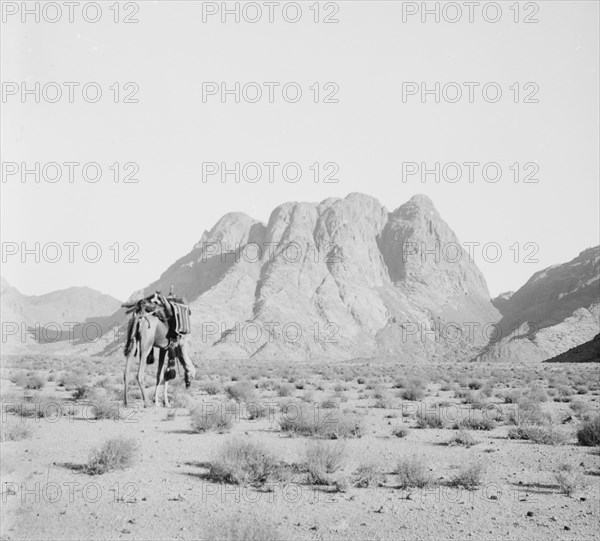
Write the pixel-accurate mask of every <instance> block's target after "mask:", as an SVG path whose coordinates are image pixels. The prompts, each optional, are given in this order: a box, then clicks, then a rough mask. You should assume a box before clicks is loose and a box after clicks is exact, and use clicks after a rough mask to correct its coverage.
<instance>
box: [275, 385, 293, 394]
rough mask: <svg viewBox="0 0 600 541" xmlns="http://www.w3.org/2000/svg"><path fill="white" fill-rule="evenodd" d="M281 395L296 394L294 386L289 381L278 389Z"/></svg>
mask: <svg viewBox="0 0 600 541" xmlns="http://www.w3.org/2000/svg"><path fill="white" fill-rule="evenodd" d="M277 394H278V395H279V396H292V395H293V394H294V386H293V385H291V384H289V383H282V384H281V385H280V386H279V388H278V389H277Z"/></svg>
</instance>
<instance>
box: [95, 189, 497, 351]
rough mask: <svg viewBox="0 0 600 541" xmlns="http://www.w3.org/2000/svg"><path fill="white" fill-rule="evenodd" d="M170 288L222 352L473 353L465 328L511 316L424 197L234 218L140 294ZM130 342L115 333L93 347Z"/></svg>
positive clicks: (347, 201) (289, 207) (293, 206)
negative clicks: (391, 206) (392, 204)
mask: <svg viewBox="0 0 600 541" xmlns="http://www.w3.org/2000/svg"><path fill="white" fill-rule="evenodd" d="M436 247H437V252H436ZM446 249H448V253H446ZM428 250H429V252H428ZM436 253H437V255H436ZM171 286H174V288H175V292H176V293H177V294H179V295H183V296H184V297H185V298H186V299H187V301H188V302H189V304H190V308H191V310H192V335H191V340H192V346H193V350H194V351H195V353H196V354H201V355H204V356H210V357H218V358H249V357H255V358H263V359H307V358H336V359H347V358H352V357H360V356H365V357H367V356H368V357H372V356H374V355H382V356H393V357H394V358H403V359H414V360H419V359H425V358H431V357H439V358H441V357H444V358H449V359H455V358H464V357H465V356H466V355H468V354H469V353H471V354H473V353H474V352H475V351H476V350H477V348H479V347H481V346H482V345H484V342H483V340H482V339H481V338H480V336H481V335H480V334H476V336H474V337H472V336H469V334H468V332H467V329H466V328H465V327H464V324H465V323H469V324H471V323H472V322H475V323H476V324H478V325H485V324H486V323H490V322H492V323H494V322H496V321H498V320H499V319H500V313H499V312H498V311H497V310H496V308H494V306H493V305H492V304H491V302H490V295H489V292H488V289H487V285H486V283H485V280H484V278H483V276H482V274H481V273H480V271H479V270H478V269H477V267H476V266H475V265H474V264H473V263H472V262H470V260H469V256H468V254H467V253H466V252H465V251H464V250H463V249H462V247H461V245H460V243H459V241H458V239H457V237H456V235H455V234H454V233H453V232H452V230H451V229H450V228H449V226H448V225H447V224H446V223H445V222H444V221H443V220H442V218H441V217H440V216H439V214H438V212H437V210H436V209H435V207H434V206H433V203H432V202H431V200H429V199H428V198H427V197H425V196H415V197H413V198H412V199H411V200H410V201H408V202H407V203H405V204H403V205H402V206H400V207H399V208H398V209H396V210H394V211H393V212H388V211H387V210H386V209H385V207H383V206H382V205H381V204H380V203H379V202H378V201H377V200H376V199H374V198H372V197H369V196H367V195H362V194H357V193H354V194H350V195H348V196H347V197H346V198H344V199H326V200H324V201H322V202H321V203H297V202H290V203H284V204H282V205H280V206H278V207H277V208H276V209H275V210H274V211H273V212H272V214H271V217H270V219H269V221H268V223H267V224H263V223H261V222H259V221H257V220H254V219H253V218H251V217H249V216H247V215H246V214H243V213H231V214H227V215H225V216H224V217H223V218H221V219H220V220H219V221H218V222H217V223H216V224H215V226H214V227H213V228H212V229H211V230H210V231H205V232H204V233H203V234H202V236H201V238H200V240H199V241H198V242H197V243H196V244H195V245H194V246H193V248H192V250H191V251H190V252H189V253H188V254H187V255H185V256H184V257H182V258H181V259H179V260H178V261H176V262H175V263H173V264H172V265H171V266H170V267H169V268H167V269H166V271H165V272H164V273H163V274H162V275H161V276H160V278H158V280H156V281H155V282H153V283H152V284H150V285H149V286H148V287H146V288H144V289H143V290H139V291H137V292H136V293H134V294H133V295H132V298H139V297H141V296H142V295H148V294H150V293H152V292H154V291H155V290H160V291H162V292H163V293H166V292H168V291H169V289H170V287H171ZM123 316H124V314H123V313H122V312H118V313H116V314H113V316H111V318H110V319H112V320H117V319H120V320H121V321H123V324H124V323H125V321H126V320H125V319H124V317H123ZM449 323H450V324H452V328H458V329H459V331H460V336H458V337H453V339H452V340H448V339H446V338H445V336H444V333H445V332H447V325H448V324H449ZM432 329H433V330H432ZM119 348H120V344H119V343H118V342H117V343H115V342H114V341H111V340H109V339H107V340H106V341H104V342H103V343H101V344H95V345H94V346H93V347H91V348H90V351H92V350H94V351H96V352H98V353H102V354H110V353H115V352H117V351H119Z"/></svg>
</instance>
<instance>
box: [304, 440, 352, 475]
mask: <svg viewBox="0 0 600 541" xmlns="http://www.w3.org/2000/svg"><path fill="white" fill-rule="evenodd" d="M345 462H346V448H345V446H344V445H343V444H342V443H340V442H338V443H329V442H324V441H314V442H310V443H309V444H308V445H307V447H306V457H305V461H304V466H305V468H306V472H307V476H308V483H309V484H311V485H330V484H332V483H333V480H334V477H333V474H335V473H336V472H337V471H338V470H340V469H341V468H342V467H343V466H344V464H345Z"/></svg>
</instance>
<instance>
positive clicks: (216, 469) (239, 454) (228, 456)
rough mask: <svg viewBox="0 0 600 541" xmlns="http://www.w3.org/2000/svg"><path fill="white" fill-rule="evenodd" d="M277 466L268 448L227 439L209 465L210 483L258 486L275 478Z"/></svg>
mask: <svg viewBox="0 0 600 541" xmlns="http://www.w3.org/2000/svg"><path fill="white" fill-rule="evenodd" d="M279 470H280V465H279V463H278V462H277V460H276V459H275V456H274V455H273V454H271V451H269V449H268V448H267V447H266V446H265V445H263V444H261V443H259V442H256V441H249V440H240V439H231V440H229V441H226V442H225V444H224V445H223V447H221V449H220V451H219V453H218V456H217V458H216V459H215V460H214V461H213V462H212V463H211V465H210V472H209V477H210V478H211V479H212V480H213V481H217V482H221V483H232V484H235V485H252V486H261V485H264V484H265V483H267V482H268V481H269V479H272V478H274V477H276V476H277V474H278V472H279Z"/></svg>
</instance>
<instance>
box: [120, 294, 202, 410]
mask: <svg viewBox="0 0 600 541" xmlns="http://www.w3.org/2000/svg"><path fill="white" fill-rule="evenodd" d="M122 306H123V307H125V308H127V312H126V313H128V314H130V313H131V314H132V316H131V319H130V320H129V325H128V327H127V341H126V343H125V373H124V376H123V381H124V385H125V388H124V393H123V398H124V402H125V405H127V373H128V370H129V360H130V359H131V358H134V357H136V358H137V359H138V361H139V365H138V373H137V381H138V384H139V386H140V390H141V391H142V400H143V401H144V407H146V405H147V404H146V391H145V389H144V369H145V365H146V363H147V364H152V363H153V362H154V348H158V349H159V350H160V352H159V357H158V370H157V372H156V387H155V389H154V404H155V406H159V405H160V404H159V400H158V388H159V386H160V385H163V389H164V405H165V407H169V406H170V404H169V397H168V394H167V386H168V385H167V383H168V381H169V380H171V379H173V378H174V377H175V374H176V373H175V364H176V361H177V360H179V361H180V362H181V364H182V366H183V370H184V373H185V385H186V387H188V388H189V386H190V385H191V382H192V380H193V379H194V376H195V375H196V367H195V366H194V364H193V363H192V360H191V359H190V356H189V354H188V341H187V337H188V334H189V332H190V324H189V314H190V310H189V308H188V307H187V306H186V305H185V304H184V303H183V299H181V298H177V297H174V296H173V288H171V293H170V295H169V297H168V298H165V297H164V296H163V295H161V293H160V291H157V292H156V293H154V294H153V295H150V296H149V297H146V298H144V299H141V300H139V301H137V302H131V303H125V304H123V305H122ZM167 354H168V357H169V359H168V363H165V357H166V356H167Z"/></svg>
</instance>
